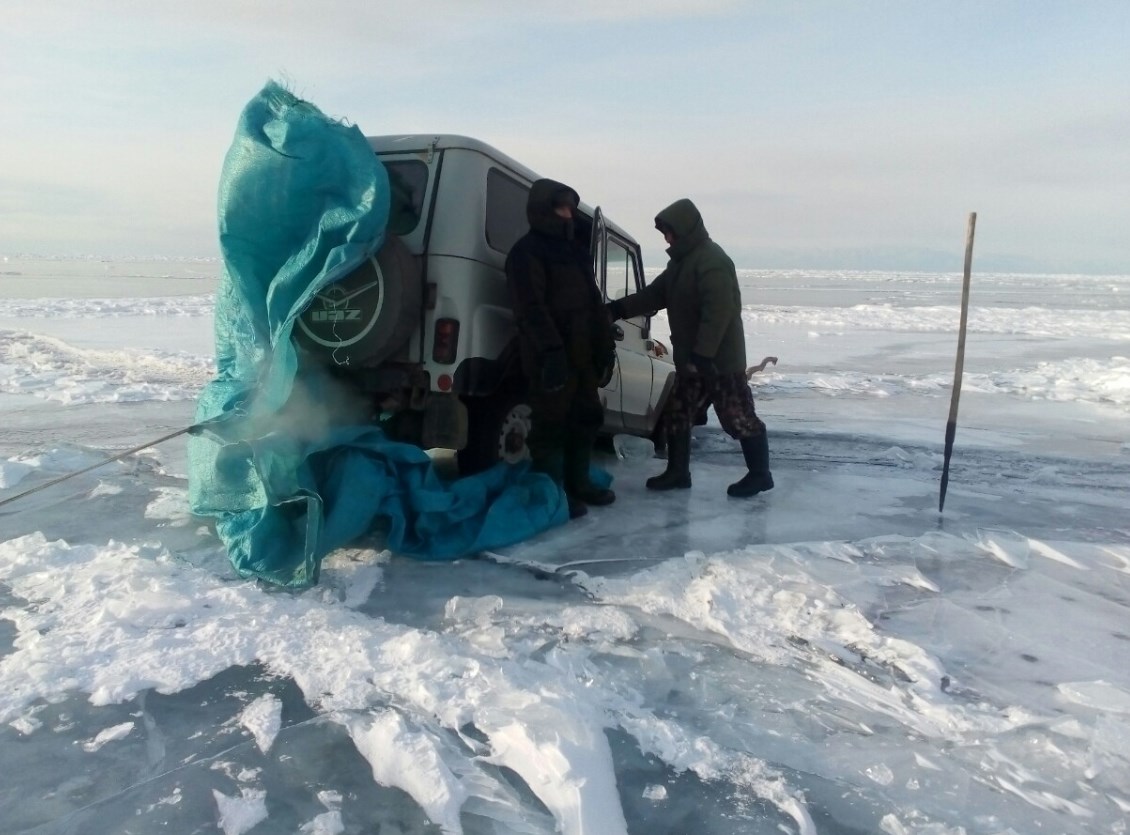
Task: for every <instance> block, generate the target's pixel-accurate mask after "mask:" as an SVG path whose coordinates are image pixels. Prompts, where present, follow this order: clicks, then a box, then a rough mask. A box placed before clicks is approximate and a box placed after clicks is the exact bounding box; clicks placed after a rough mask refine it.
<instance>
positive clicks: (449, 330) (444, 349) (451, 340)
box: [432, 319, 459, 365]
mask: <svg viewBox="0 0 1130 835" xmlns="http://www.w3.org/2000/svg"><path fill="white" fill-rule="evenodd" d="M458 351H459V320H458V319H436V327H435V338H434V339H433V341H432V361H433V362H439V363H443V364H444V365H450V364H451V363H453V362H455V355H456V354H457V353H458Z"/></svg>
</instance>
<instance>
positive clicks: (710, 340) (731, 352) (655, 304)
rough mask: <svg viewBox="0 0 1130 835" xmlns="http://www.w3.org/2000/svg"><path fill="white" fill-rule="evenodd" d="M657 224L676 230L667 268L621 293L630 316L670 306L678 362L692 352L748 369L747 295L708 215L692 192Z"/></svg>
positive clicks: (726, 367)
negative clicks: (713, 234)
mask: <svg viewBox="0 0 1130 835" xmlns="http://www.w3.org/2000/svg"><path fill="white" fill-rule="evenodd" d="M655 225H656V227H657V228H662V227H666V228H668V229H670V230H671V231H672V233H674V237H675V242H674V243H673V244H672V245H671V246H670V248H669V249H668V250H667V254H668V255H669V256H670V258H671V260H670V261H668V262H667V269H665V270H664V271H663V272H662V273H660V274H659V275H658V276H657V277H656V279H655V280H654V281H653V282H651V284H649V285H648V286H647V287H645V288H644V289H643V290H641V291H640V292H638V293H634V294H632V295H630V296H627V297H625V298H623V299H621V303H622V304H623V305H624V311H625V313H626V314H627V316H628V317H629V318H630V317H632V316H641V315H644V314H647V313H652V312H654V311H656V310H663V309H666V310H667V320H668V322H669V323H670V325H671V348H672V350H673V352H674V359H675V367H676V368H678V369H683V368H685V367H686V365H687V363H688V362H690V356H691V354H692V353H693V354H698V355H699V356H702V357H707V358H709V359H711V360H713V361H714V370H715V371H717V372H718V373H719V374H732V373H736V372H738V371H742V372H744V371H745V370H746V356H745V332H744V330H743V328H742V299H741V293H740V291H739V290H738V274H737V271H736V270H735V269H734V262H733V261H731V260H730V256H728V255H727V254H726V253H725V251H724V250H723V249H722V247H720V246H718V244H716V243H715V242H714V241H712V240H711V239H710V235H709V234H707V231H706V227H705V226H704V225H703V223H702V215H701V214H699V211H698V209H697V208H696V207H695V205H694V203H692V202H691V201H690V200H687V199H686V198H683V199H682V200H676V201H675V202H674V203H672V204H671V205H670V206H668V207H667V208H666V209H664V210H663V211H661V212H660V213H659V214H658V215H656V216H655Z"/></svg>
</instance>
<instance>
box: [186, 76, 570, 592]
mask: <svg viewBox="0 0 1130 835" xmlns="http://www.w3.org/2000/svg"><path fill="white" fill-rule="evenodd" d="M388 214H389V184H388V176H387V174H386V173H385V170H384V167H383V166H382V165H381V164H380V162H379V161H378V160H377V158H376V156H375V155H374V154H373V152H372V150H371V149H370V148H369V145H368V143H367V142H366V141H365V138H364V136H363V135H362V134H361V132H360V131H359V130H358V129H357V128H356V127H355V126H349V125H345V124H343V123H341V122H338V121H335V120H333V119H330V118H328V117H327V116H325V115H324V114H323V113H322V112H321V111H320V110H318V108H316V107H315V106H314V105H312V104H310V103H309V102H305V101H302V100H300V99H298V98H296V97H295V96H294V95H292V94H291V93H290V92H288V91H287V90H285V89H283V88H282V87H280V86H279V85H278V84H276V83H274V82H269V83H268V84H267V85H266V86H265V87H264V88H263V90H262V91H260V93H259V94H258V95H257V96H255V97H254V98H253V99H252V100H251V101H250V102H249V103H248V104H247V106H246V107H245V108H244V111H243V113H242V114H241V116H240V119H239V124H238V126H237V128H236V133H235V138H234V140H233V142H232V146H231V148H230V149H229V151H228V154H227V157H226V159H225V160H224V167H223V173H222V176H221V180H220V193H219V227H220V248H221V252H222V254H223V259H224V270H223V274H222V275H221V280H220V284H219V288H218V289H217V292H216V313H215V340H216V366H217V369H216V377H215V379H214V380H213V381H212V382H211V383H209V384H208V385H207V386H206V387H205V389H204V391H203V392H202V393H201V396H200V401H199V404H198V406H197V414H196V418H197V422H198V423H199V424H200V429H199V431H198V432H197V433H196V434H195V435H194V436H193V437H191V438H190V440H189V447H188V453H189V457H188V470H189V473H188V475H189V501H190V504H191V507H192V510H193V512H194V513H197V514H200V515H205V516H212V517H215V519H216V530H217V532H218V534H219V536H220V537H221V539H222V540H223V542H224V545H225V546H226V547H227V550H228V554H229V556H230V558H231V561H232V564H233V566H234V567H235V568H236V570H237V571H238V572H239V573H240V574H241V575H243V576H249V577H258V578H262V579H264V580H267V581H270V582H272V583H277V584H280V585H284V586H292V587H302V586H307V585H310V584H313V583H315V582H317V579H318V569H319V565H320V562H321V559H322V557H324V556H325V555H326V554H327V553H329V552H330V551H332V550H333V549H334V548H337V547H340V546H342V545H345V544H347V543H349V542H351V541H353V540H355V539H357V538H358V537H361V536H363V535H365V534H368V533H374V532H380V533H381V534H383V535H384V536H385V544H386V546H387V547H388V548H390V549H391V550H393V551H395V552H398V553H402V554H407V555H411V556H414V557H420V558H424V559H454V558H458V557H461V556H465V555H468V554H471V553H474V552H475V551H478V550H482V549H486V548H496V547H501V546H504V545H508V544H511V543H514V542H517V541H520V540H522V539H526V538H528V537H530V536H533V535H534V534H536V533H539V532H541V531H543V530H545V529H547V528H549V527H551V526H553V525H556V524H559V523H561V522H564V521H565V520H566V518H567V508H566V504H565V500H564V496H563V494H562V493H561V491H560V490H559V488H558V487H557V486H556V485H555V484H554V483H553V482H552V481H551V480H550V479H549V478H547V477H546V476H544V475H541V474H538V473H534V472H532V471H530V470H529V469H528V468H527V467H525V466H518V467H509V466H506V465H503V464H499V465H497V466H496V467H494V468H493V469H491V470H488V471H487V472H484V473H481V474H478V475H475V476H471V477H466V478H461V479H458V480H453V481H446V480H444V479H442V478H441V477H440V476H439V475H438V474H437V473H436V471H435V470H434V469H433V466H432V462H431V459H430V458H429V457H428V456H427V454H426V453H425V452H424V451H423V450H421V449H419V448H418V447H415V446H412V445H409V444H404V443H399V442H395V441H392V440H390V439H389V438H388V437H386V436H385V434H384V433H383V432H382V431H381V430H380V429H379V428H377V427H376V426H374V425H372V424H370V423H368V422H367V421H366V420H364V419H363V418H362V417H361V413H359V412H358V410H357V409H356V408H355V407H356V401H355V400H354V399H353V398H351V396H350V395H349V394H348V393H347V392H345V391H343V390H342V387H341V384H340V383H339V382H337V381H335V380H334V379H333V378H332V377H331V376H330V375H329V374H328V373H327V372H326V371H325V370H324V369H323V368H322V367H321V366H320V365H318V364H316V363H312V362H304V358H303V355H301V354H300V353H299V352H297V351H296V350H295V347H294V344H293V342H292V339H291V331H292V329H293V327H294V323H295V319H296V317H297V316H298V315H299V314H300V313H301V312H302V311H303V310H304V309H305V308H306V307H307V306H308V305H309V304H310V302H311V301H312V299H313V298H314V296H315V295H316V294H317V293H318V292H319V291H320V290H322V289H324V288H325V287H326V286H327V285H329V284H331V283H333V282H334V281H337V280H338V279H340V278H342V277H344V276H345V275H347V274H348V273H349V272H351V271H352V270H353V269H354V268H355V267H357V266H358V265H359V264H360V263H361V262H362V261H363V260H364V259H366V258H368V257H369V256H370V255H371V254H373V253H375V252H376V251H377V249H379V247H380V245H381V243H382V242H383V240H384V235H385V225H386V222H387V220H388Z"/></svg>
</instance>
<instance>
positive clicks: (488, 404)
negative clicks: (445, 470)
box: [456, 386, 530, 475]
mask: <svg viewBox="0 0 1130 835" xmlns="http://www.w3.org/2000/svg"><path fill="white" fill-rule="evenodd" d="M467 417H468V425H467V446H466V447H464V448H463V449H461V450H459V451H458V452H457V453H456V459H457V460H458V462H459V473H460V475H472V474H474V473H477V472H482V471H483V470H486V469H489V468H490V467H492V466H494V465H495V464H497V463H498V462H499V461H505V462H506V463H508V464H517V463H518V462H520V461H525V460H528V459H529V457H530V447H529V444H528V439H529V434H530V404H529V399H528V398H527V397H526V395H525V392H523V391H521V390H520V389H518V388H517V387H514V386H511V387H507V388H505V389H503V390H501V391H499V392H497V393H496V394H494V395H492V396H490V397H477V398H473V399H472V398H469V399H468V401H467Z"/></svg>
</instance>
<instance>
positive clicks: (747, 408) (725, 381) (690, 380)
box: [663, 371, 765, 441]
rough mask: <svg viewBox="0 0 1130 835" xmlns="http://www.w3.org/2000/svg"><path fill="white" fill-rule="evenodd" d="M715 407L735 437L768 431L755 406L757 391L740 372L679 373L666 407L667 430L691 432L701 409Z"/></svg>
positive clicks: (665, 421) (731, 434)
mask: <svg viewBox="0 0 1130 835" xmlns="http://www.w3.org/2000/svg"><path fill="white" fill-rule="evenodd" d="M707 403H709V404H711V405H713V406H714V412H715V414H717V415H718V422H719V423H721V424H722V428H723V429H724V430H725V431H726V434H727V435H729V436H730V437H731V438H735V439H737V440H739V441H740V440H741V439H743V438H756V437H757V436H758V435H761V434H764V432H765V424H764V423H762V422H761V418H759V417H758V416H757V411H756V410H755V409H754V407H753V394H752V393H751V392H750V390H749V382H748V381H747V380H746V376H745V373H744V372H741V371H739V372H737V373H736V374H712V375H706V374H683V373H677V374H676V375H675V387H674V388H673V389H671V394H670V395H669V396H668V398H667V405H666V407H665V408H664V410H663V424H664V429H665V431H666V433H667V434H668V435H674V434H677V433H679V432H689V431H690V428H691V423H692V421H693V420H694V418H695V415H696V414H698V411H699V409H701V408H703V407H705V406H706V404H707Z"/></svg>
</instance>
